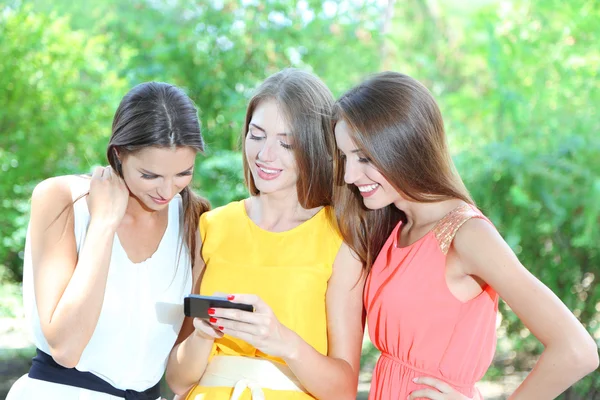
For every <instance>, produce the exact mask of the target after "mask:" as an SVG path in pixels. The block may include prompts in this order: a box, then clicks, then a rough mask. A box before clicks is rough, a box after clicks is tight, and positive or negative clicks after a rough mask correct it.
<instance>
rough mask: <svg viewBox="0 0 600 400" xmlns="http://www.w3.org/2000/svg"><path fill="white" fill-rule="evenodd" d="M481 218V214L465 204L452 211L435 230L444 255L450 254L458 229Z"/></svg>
mask: <svg viewBox="0 0 600 400" xmlns="http://www.w3.org/2000/svg"><path fill="white" fill-rule="evenodd" d="M476 217H479V218H481V217H482V215H481V213H480V212H479V211H478V210H477V209H476V208H475V207H474V206H472V205H470V204H465V205H462V206H459V207H457V208H455V209H454V210H452V211H450V212H449V213H448V214H447V215H446V216H445V217H444V218H442V219H441V220H440V221H439V222H438V224H437V225H436V226H435V228H434V229H433V231H434V234H435V238H436V239H437V241H438V244H439V245H440V249H441V250H442V253H444V254H448V250H449V249H450V245H451V244H452V241H453V240H454V236H455V235H456V232H457V231H458V229H459V228H460V227H461V226H462V225H463V224H464V223H465V222H467V221H468V220H470V219H471V218H476Z"/></svg>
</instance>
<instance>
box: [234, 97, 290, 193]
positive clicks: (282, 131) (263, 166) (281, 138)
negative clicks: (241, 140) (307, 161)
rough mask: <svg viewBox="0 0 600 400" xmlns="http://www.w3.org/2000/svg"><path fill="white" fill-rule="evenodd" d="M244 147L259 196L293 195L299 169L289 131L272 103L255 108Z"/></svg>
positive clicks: (285, 122) (272, 101) (274, 103)
mask: <svg viewBox="0 0 600 400" xmlns="http://www.w3.org/2000/svg"><path fill="white" fill-rule="evenodd" d="M244 147H245V155H246V160H247V163H248V169H249V170H250V173H251V174H252V178H253V179H254V185H255V186H256V188H257V189H258V191H259V192H260V193H261V194H270V193H279V192H285V191H293V192H294V193H296V183H297V181H298V170H297V168H296V161H295V158H294V152H293V150H292V149H293V140H292V137H291V129H290V126H289V124H288V122H287V121H286V118H285V116H284V115H283V113H282V111H281V109H280V107H279V105H278V104H277V102H276V101H275V100H271V99H269V100H264V101H262V102H261V103H260V104H259V105H258V106H257V107H256V108H255V110H254V113H253V114H252V118H251V120H250V123H249V125H248V133H247V135H246V138H245V146H244Z"/></svg>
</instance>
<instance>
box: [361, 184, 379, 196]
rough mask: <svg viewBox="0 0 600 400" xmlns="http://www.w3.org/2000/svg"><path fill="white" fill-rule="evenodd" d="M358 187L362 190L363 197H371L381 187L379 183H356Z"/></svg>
mask: <svg viewBox="0 0 600 400" xmlns="http://www.w3.org/2000/svg"><path fill="white" fill-rule="evenodd" d="M356 187H357V188H358V190H359V191H360V195H361V196H362V197H370V196H373V195H374V194H375V192H376V191H377V188H379V184H377V183H373V184H371V185H356Z"/></svg>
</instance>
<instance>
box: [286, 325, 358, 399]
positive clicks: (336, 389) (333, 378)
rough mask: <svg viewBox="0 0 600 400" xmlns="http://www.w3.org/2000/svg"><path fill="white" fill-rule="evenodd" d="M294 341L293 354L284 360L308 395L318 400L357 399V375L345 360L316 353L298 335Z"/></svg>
mask: <svg viewBox="0 0 600 400" xmlns="http://www.w3.org/2000/svg"><path fill="white" fill-rule="evenodd" d="M294 335H296V334H295V333H294ZM295 340H296V346H295V351H294V353H293V354H291V355H290V356H289V357H285V358H284V360H285V362H286V363H287V365H288V366H289V367H290V369H291V370H292V372H293V373H294V375H296V377H297V378H298V380H299V381H300V382H301V383H302V385H303V386H304V388H305V389H306V390H307V391H308V392H309V393H310V394H312V395H313V396H314V397H316V398H317V399H319V400H328V399H336V400H344V399H352V400H354V399H356V392H357V388H358V371H354V370H353V368H352V367H351V366H350V364H349V363H348V362H347V361H345V360H342V359H339V358H333V357H328V356H325V355H323V354H321V353H319V352H318V351H317V350H315V349H314V348H313V347H312V346H310V345H309V344H308V343H306V342H305V341H304V340H302V338H300V337H299V336H298V335H296V338H295Z"/></svg>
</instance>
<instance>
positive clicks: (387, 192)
mask: <svg viewBox="0 0 600 400" xmlns="http://www.w3.org/2000/svg"><path fill="white" fill-rule="evenodd" d="M335 141H336V145H337V147H338V149H340V151H341V152H342V153H343V157H344V181H345V182H346V183H347V184H348V185H355V186H356V187H357V188H358V190H359V191H360V194H361V196H362V197H363V202H364V204H365V207H367V208H369V209H371V210H377V209H380V208H383V207H387V206H388V205H390V204H395V203H398V202H399V201H401V200H402V199H403V198H402V196H401V195H400V193H398V191H397V190H396V189H395V188H394V187H393V186H392V185H391V184H390V183H389V182H388V181H387V179H385V177H384V176H383V175H382V174H381V173H380V172H379V171H378V170H377V169H376V168H375V166H373V164H372V163H371V160H369V159H368V158H366V157H365V156H364V155H363V154H362V152H361V150H360V149H359V148H358V147H357V146H356V144H355V143H354V141H353V140H352V138H351V136H350V127H349V126H348V124H347V123H346V121H344V120H340V121H339V122H338V123H337V124H336V126H335Z"/></svg>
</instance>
